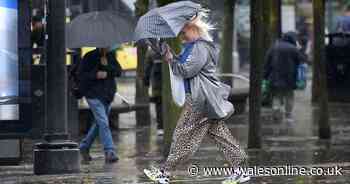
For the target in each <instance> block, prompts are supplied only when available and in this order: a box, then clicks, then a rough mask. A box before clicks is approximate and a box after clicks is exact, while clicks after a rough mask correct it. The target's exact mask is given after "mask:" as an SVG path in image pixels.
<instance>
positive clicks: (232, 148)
mask: <svg viewBox="0 0 350 184" xmlns="http://www.w3.org/2000/svg"><path fill="white" fill-rule="evenodd" d="M208 134H209V136H210V138H211V139H213V140H214V141H215V143H216V145H217V147H218V148H219V150H220V151H221V152H222V153H223V154H224V156H225V158H226V160H227V161H228V162H229V163H230V164H231V167H233V168H237V167H239V166H240V164H241V163H242V162H246V161H247V155H246V153H245V152H244V151H243V150H242V149H241V148H240V147H239V145H238V142H237V141H236V139H234V138H233V136H232V135H231V132H230V130H229V129H228V127H227V126H226V124H225V122H224V121H218V122H212V121H211V120H208V118H207V117H206V116H205V114H203V113H201V112H196V111H194V110H193V108H192V99H191V97H190V95H186V103H185V107H184V109H183V111H182V113H181V115H180V119H179V120H178V123H177V126H176V128H175V131H174V134H173V142H172V144H171V147H170V152H169V156H168V158H167V159H166V161H165V163H164V164H163V165H162V167H161V169H163V170H164V171H171V170H174V169H175V168H176V166H177V165H178V164H179V163H183V162H185V161H187V160H188V159H189V158H190V157H191V156H192V155H193V154H194V153H195V152H196V151H197V150H198V148H199V146H200V143H201V142H202V140H203V138H204V137H205V136H206V135H208Z"/></svg>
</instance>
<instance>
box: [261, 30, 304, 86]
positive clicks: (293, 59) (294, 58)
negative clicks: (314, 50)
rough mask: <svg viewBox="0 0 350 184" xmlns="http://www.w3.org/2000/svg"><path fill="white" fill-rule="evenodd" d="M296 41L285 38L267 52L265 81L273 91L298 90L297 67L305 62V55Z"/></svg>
mask: <svg viewBox="0 0 350 184" xmlns="http://www.w3.org/2000/svg"><path fill="white" fill-rule="evenodd" d="M295 43H296V42H295V40H293V38H291V37H285V38H282V39H281V40H278V41H277V42H276V43H275V44H274V45H273V46H272V47H271V48H270V49H269V50H268V52H267V55H266V61H265V70H264V79H265V80H269V81H270V84H271V88H273V89H286V90H293V89H296V80H297V67H298V65H299V64H300V63H302V62H305V58H304V55H303V54H302V53H301V52H300V51H299V50H298V49H297V47H296V45H295Z"/></svg>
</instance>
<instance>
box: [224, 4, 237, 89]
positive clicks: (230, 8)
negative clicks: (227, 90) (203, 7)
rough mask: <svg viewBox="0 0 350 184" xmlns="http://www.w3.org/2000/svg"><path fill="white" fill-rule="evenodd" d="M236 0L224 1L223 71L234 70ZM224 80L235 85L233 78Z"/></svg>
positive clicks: (230, 71)
mask: <svg viewBox="0 0 350 184" xmlns="http://www.w3.org/2000/svg"><path fill="white" fill-rule="evenodd" d="M235 3H236V0H225V1H224V20H223V37H222V41H221V48H222V49H221V62H220V63H221V72H222V73H232V72H233V68H232V66H233V58H232V53H233V34H234V9H235ZM222 82H224V83H225V84H227V85H229V86H231V87H232V86H233V79H232V78H223V80H222Z"/></svg>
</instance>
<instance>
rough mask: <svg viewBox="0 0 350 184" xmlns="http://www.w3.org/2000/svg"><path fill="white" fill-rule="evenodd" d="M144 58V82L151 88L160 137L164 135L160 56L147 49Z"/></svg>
mask: <svg viewBox="0 0 350 184" xmlns="http://www.w3.org/2000/svg"><path fill="white" fill-rule="evenodd" d="M150 41H151V42H154V41H155V40H154V39H151V40H150ZM152 44H156V43H152ZM146 58H147V63H146V71H145V72H146V74H145V78H144V81H145V84H146V86H152V96H151V100H150V101H151V102H153V103H155V105H156V119H157V134H158V135H160V136H161V135H163V134H164V130H163V117H162V56H161V55H160V54H159V53H157V52H155V51H153V50H152V49H151V48H150V47H149V48H148V50H147V57H146Z"/></svg>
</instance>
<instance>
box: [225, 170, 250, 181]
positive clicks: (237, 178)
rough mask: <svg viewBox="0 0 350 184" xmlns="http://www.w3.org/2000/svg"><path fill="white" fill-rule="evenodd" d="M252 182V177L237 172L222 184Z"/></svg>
mask: <svg viewBox="0 0 350 184" xmlns="http://www.w3.org/2000/svg"><path fill="white" fill-rule="evenodd" d="M249 180H250V176H246V175H244V174H242V173H240V172H239V171H238V170H235V173H234V174H233V175H232V176H230V177H229V178H227V179H226V180H224V181H223V182H222V184H239V183H244V182H247V181H249Z"/></svg>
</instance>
